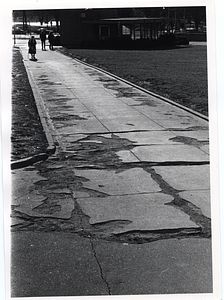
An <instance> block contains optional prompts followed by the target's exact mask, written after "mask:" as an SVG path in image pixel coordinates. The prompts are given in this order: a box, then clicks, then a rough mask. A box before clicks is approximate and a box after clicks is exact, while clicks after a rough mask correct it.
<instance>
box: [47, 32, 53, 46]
mask: <svg viewBox="0 0 224 300" xmlns="http://www.w3.org/2000/svg"><path fill="white" fill-rule="evenodd" d="M48 40H49V48H50V50H54V48H53V45H54V34H53V31H50V32H49V35H48Z"/></svg>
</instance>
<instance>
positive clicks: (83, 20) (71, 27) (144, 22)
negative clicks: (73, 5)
mask: <svg viewBox="0 0 224 300" xmlns="http://www.w3.org/2000/svg"><path fill="white" fill-rule="evenodd" d="M166 21H167V18H165V17H145V16H139V12H138V13H136V10H135V9H133V8H125V9H124V8H123V9H122V8H120V9H115V8H113V9H74V10H61V11H60V24H61V26H60V34H61V45H63V46H66V47H77V48H78V47H91V48H107V47H109V48H124V47H125V48H132V47H138V46H139V45H140V44H141V45H142V46H143V45H146V43H147V45H148V44H149V43H150V42H151V43H152V42H153V41H155V40H157V39H158V37H159V36H160V35H161V34H163V33H164V30H165V26H164V25H165V23H166Z"/></svg>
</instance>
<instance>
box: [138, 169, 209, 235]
mask: <svg viewBox="0 0 224 300" xmlns="http://www.w3.org/2000/svg"><path fill="white" fill-rule="evenodd" d="M144 170H145V171H146V172H148V173H150V174H151V176H152V179H153V180H155V181H156V182H157V183H158V184H159V186H160V188H161V190H162V193H164V194H168V195H171V196H173V198H174V200H172V201H171V202H170V203H166V205H170V206H174V207H176V208H178V209H180V210H181V211H183V212H184V213H185V214H187V215H189V217H190V219H191V220H192V221H193V222H194V223H196V224H198V225H199V226H200V227H201V228H202V236H204V237H211V219H210V218H208V217H206V216H204V215H203V214H202V212H201V210H200V209H199V208H198V207H197V206H196V205H194V204H192V203H191V202H189V201H187V200H185V199H183V198H181V197H180V196H179V192H181V191H178V190H176V189H174V188H173V187H172V186H170V185H169V184H168V183H167V182H166V181H165V180H164V179H163V178H162V176H161V175H159V174H157V173H156V171H155V170H154V169H153V168H151V167H146V168H144Z"/></svg>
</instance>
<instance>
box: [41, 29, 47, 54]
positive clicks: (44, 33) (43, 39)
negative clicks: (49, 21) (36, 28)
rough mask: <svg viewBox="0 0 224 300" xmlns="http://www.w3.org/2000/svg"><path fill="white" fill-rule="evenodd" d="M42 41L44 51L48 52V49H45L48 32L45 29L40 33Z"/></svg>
mask: <svg viewBox="0 0 224 300" xmlns="http://www.w3.org/2000/svg"><path fill="white" fill-rule="evenodd" d="M40 40H41V46H42V50H46V48H45V41H46V31H45V30H44V29H42V30H41V32H40Z"/></svg>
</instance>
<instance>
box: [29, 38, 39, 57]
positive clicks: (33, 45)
mask: <svg viewBox="0 0 224 300" xmlns="http://www.w3.org/2000/svg"><path fill="white" fill-rule="evenodd" d="M36 44H37V42H36V40H35V37H34V36H33V35H32V36H31V38H30V39H29V41H28V46H29V54H31V60H36V58H35V54H36Z"/></svg>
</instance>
